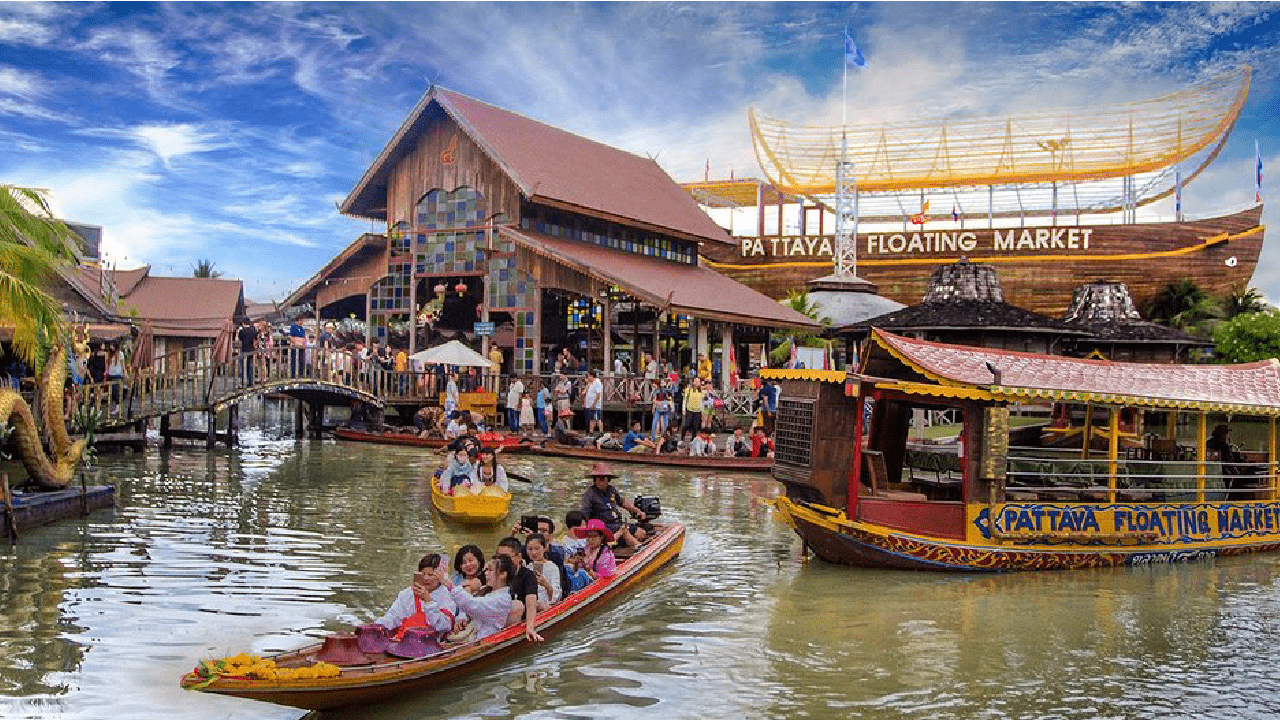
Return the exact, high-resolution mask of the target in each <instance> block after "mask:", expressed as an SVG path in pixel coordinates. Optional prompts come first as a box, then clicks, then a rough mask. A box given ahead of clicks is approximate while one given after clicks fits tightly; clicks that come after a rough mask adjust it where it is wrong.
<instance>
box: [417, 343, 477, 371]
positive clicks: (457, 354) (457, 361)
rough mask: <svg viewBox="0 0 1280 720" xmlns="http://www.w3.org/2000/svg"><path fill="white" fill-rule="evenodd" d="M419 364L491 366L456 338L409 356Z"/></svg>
mask: <svg viewBox="0 0 1280 720" xmlns="http://www.w3.org/2000/svg"><path fill="white" fill-rule="evenodd" d="M409 359H410V360H413V361H414V362H416V363H418V364H419V365H456V366H460V367H481V368H491V367H493V363H491V362H489V359H488V358H486V357H485V356H483V355H481V354H480V353H478V352H476V351H475V350H472V349H471V348H469V347H467V346H466V345H463V344H462V343H460V342H458V341H457V340H450V341H449V342H447V343H444V344H443V345H437V346H435V347H433V348H427V349H426V350H421V351H419V352H416V353H414V354H412V355H410V356H409Z"/></svg>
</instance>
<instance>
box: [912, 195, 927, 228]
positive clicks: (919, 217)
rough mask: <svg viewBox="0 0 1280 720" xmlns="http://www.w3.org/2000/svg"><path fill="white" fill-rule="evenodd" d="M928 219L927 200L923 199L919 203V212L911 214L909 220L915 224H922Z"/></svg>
mask: <svg viewBox="0 0 1280 720" xmlns="http://www.w3.org/2000/svg"><path fill="white" fill-rule="evenodd" d="M928 221H929V201H928V200H925V201H924V202H922V203H920V212H918V213H916V214H915V215H912V216H911V222H913V223H915V224H916V225H924V224H925V223H926V222H928Z"/></svg>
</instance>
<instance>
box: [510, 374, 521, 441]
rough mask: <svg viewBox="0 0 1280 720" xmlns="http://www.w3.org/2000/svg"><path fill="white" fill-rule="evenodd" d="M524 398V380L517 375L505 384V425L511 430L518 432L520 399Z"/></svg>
mask: <svg viewBox="0 0 1280 720" xmlns="http://www.w3.org/2000/svg"><path fill="white" fill-rule="evenodd" d="M522 398H524V382H523V381H522V380H521V379H520V376H519V375H515V376H513V377H512V378H511V384H510V385H508V386H507V427H508V428H510V430H511V432H513V433H514V432H520V400H521V399H522Z"/></svg>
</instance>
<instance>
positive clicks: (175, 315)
mask: <svg viewBox="0 0 1280 720" xmlns="http://www.w3.org/2000/svg"><path fill="white" fill-rule="evenodd" d="M243 288H244V286H243V283H241V282H240V281H239V280H226V279H222V278H194V277H156V276H154V275H147V276H146V277H144V278H142V279H141V280H140V281H139V282H138V283H137V284H136V285H134V287H133V291H132V292H130V293H129V294H128V295H125V294H124V293H123V292H121V294H120V304H121V307H122V308H123V310H124V312H125V313H126V314H128V313H130V311H136V312H137V316H138V318H139V319H140V320H150V321H151V323H152V327H153V329H154V332H155V334H156V335H161V336H163V335H178V336H185V337H207V338H213V337H217V336H218V333H219V331H221V329H222V326H223V324H224V323H225V322H226V321H227V320H229V319H235V315H236V313H237V312H238V311H242V310H243V306H244V295H243V292H244V290H243Z"/></svg>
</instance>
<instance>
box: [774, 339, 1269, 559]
mask: <svg viewBox="0 0 1280 720" xmlns="http://www.w3.org/2000/svg"><path fill="white" fill-rule="evenodd" d="M804 372H805V371H788V370H783V371H777V370H770V371H763V372H762V375H764V376H766V377H770V376H772V377H774V379H776V380H778V381H779V383H780V385H781V391H782V392H781V397H780V399H779V403H778V415H777V428H778V432H777V438H778V446H777V452H776V466H775V468H774V476H775V478H777V479H778V480H780V481H782V482H783V484H784V485H785V486H786V489H787V493H786V497H782V498H779V499H778V500H777V502H776V507H777V509H778V511H779V513H780V514H781V517H782V518H783V519H784V520H785V521H786V522H788V523H789V524H791V525H792V527H793V528H794V529H795V531H796V533H797V534H798V535H799V536H800V537H801V538H802V539H803V540H804V543H805V545H806V546H807V547H808V548H810V549H812V550H813V551H814V553H816V554H817V555H818V557H820V558H822V559H823V560H826V561H829V562H833V563H841V564H846V565H856V566H869V567H889V568H909V569H921V570H957V571H1006V570H1053V569H1069V568H1086V567H1106V566H1115V565H1139V564H1149V563H1164V562H1174V561H1185V560H1196V559H1202V558H1210V557H1214V556H1220V555H1223V556H1225V555H1238V554H1244V553H1254V552H1270V551H1275V550H1280V502H1277V499H1278V498H1277V495H1278V489H1280V488H1278V485H1277V465H1276V457H1277V452H1276V450H1277V433H1276V418H1277V417H1278V416H1280V362H1278V361H1276V360H1270V361H1265V362H1258V363H1251V364H1245V365H1172V364H1138V363H1117V362H1111V361H1107V360H1087V359H1078V358H1068V357H1059V356H1049V355H1037V354H1032V353H1022V352H1012V351H1006V350H994V349H988V348H977V347H964V346H957V345H945V344H941V343H933V342H926V341H923V340H915V339H910V338H905V337H899V336H896V335H892V334H890V333H887V332H884V331H882V330H879V329H876V330H874V331H873V333H872V337H871V338H870V340H869V344H868V349H867V351H866V352H865V353H864V354H863V364H862V366H861V368H860V371H859V372H857V373H850V374H848V375H847V376H846V377H845V378H844V379H843V380H842V381H832V379H831V378H830V377H822V378H818V377H816V376H815V377H813V378H809V377H807V376H805V375H804ZM1054 403H1058V404H1068V405H1072V406H1074V407H1075V409H1076V410H1079V409H1083V411H1084V412H1071V413H1069V417H1071V418H1077V417H1078V418H1081V419H1082V423H1083V425H1082V427H1081V428H1080V432H1079V433H1077V434H1076V435H1075V437H1076V438H1091V439H1092V440H1091V441H1090V442H1089V443H1087V444H1086V443H1084V442H1083V441H1081V442H1079V443H1078V444H1077V445H1076V446H1074V447H1071V446H1068V447H1062V446H1061V444H1060V443H1054V444H1047V443H1045V442H1044V441H1043V440H1044V438H1045V437H1046V435H1045V434H1044V433H1043V432H1042V430H1043V427H1044V425H1043V424H1030V425H1025V426H1022V427H1014V428H1012V429H1011V427H1010V408H1011V406H1017V407H1025V406H1048V405H1052V404H1054ZM939 412H946V413H948V415H949V417H951V418H953V419H954V420H957V421H958V422H957V423H956V425H955V437H954V438H952V439H951V442H946V443H941V444H939V443H937V442H936V441H935V442H934V443H931V444H924V443H913V442H911V435H912V434H913V433H914V432H916V430H913V426H914V427H917V428H918V427H919V419H920V418H923V417H941V415H935V413H939ZM1122 418H1123V420H1122ZM1046 420H1047V418H1046ZM1130 423H1132V425H1133V427H1132V429H1129V428H1128V427H1125V429H1123V430H1122V426H1127V425H1129V424H1130ZM1228 423H1230V425H1231V426H1233V427H1235V428H1237V431H1238V432H1240V433H1241V435H1242V436H1245V437H1247V438H1248V439H1247V440H1246V442H1247V443H1249V444H1251V447H1249V448H1248V452H1237V451H1234V450H1232V451H1231V453H1232V454H1228V455H1227V456H1226V457H1225V458H1224V457H1222V454H1221V451H1218V450H1215V447H1217V446H1215V444H1214V443H1211V442H1210V441H1209V435H1210V433H1209V431H1208V428H1209V427H1210V426H1211V425H1221V426H1226V424H1228ZM1180 427H1182V428H1190V430H1183V431H1181V432H1179V428H1180ZM1098 430H1101V431H1102V436H1101V438H1099V434H1098V433H1097V432H1095V431H1098ZM1218 432H1220V431H1215V433H1214V434H1215V435H1217V434H1218ZM1126 436H1128V437H1126ZM1220 444H1221V443H1219V445H1220ZM1224 460H1225V461H1224Z"/></svg>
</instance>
